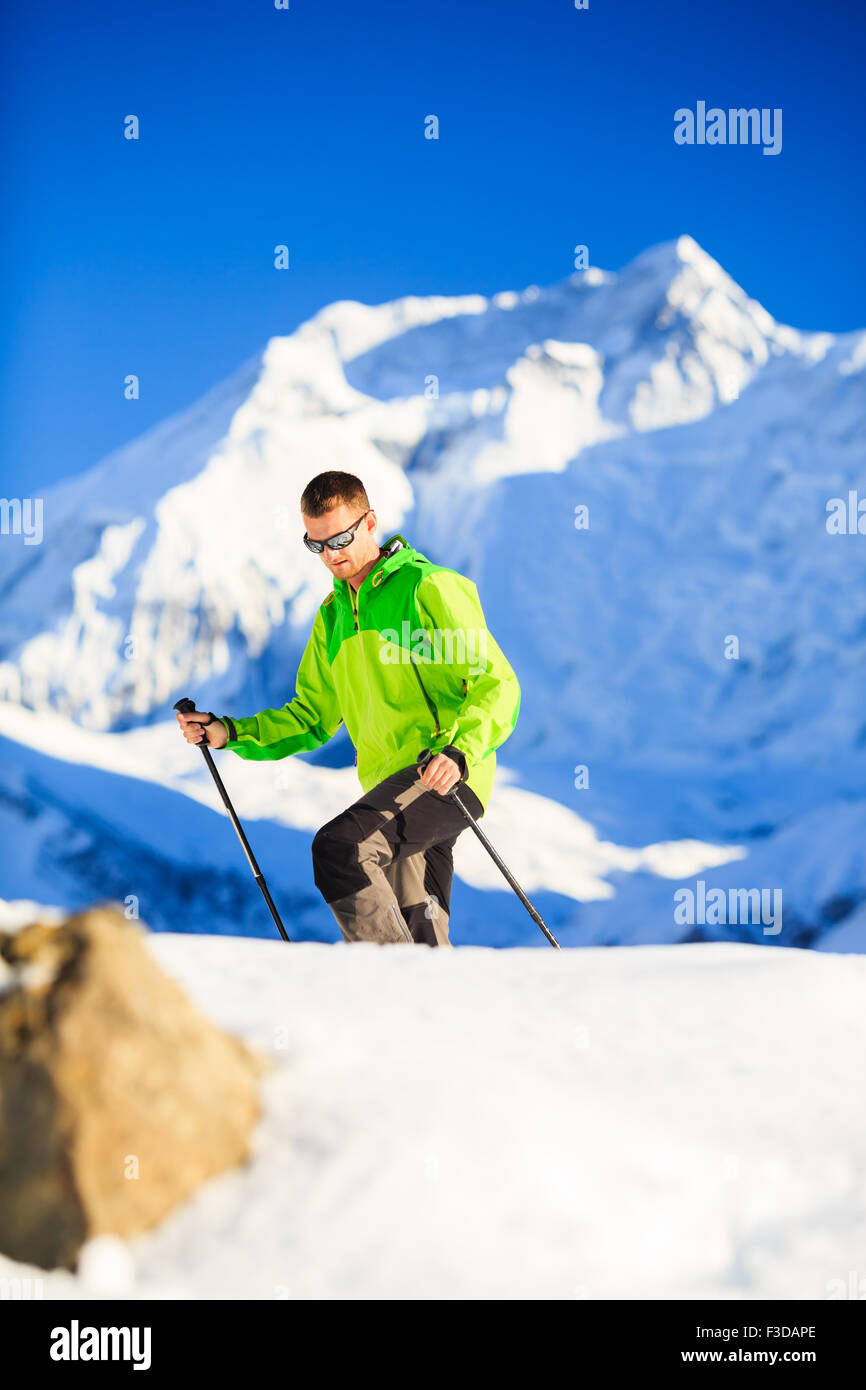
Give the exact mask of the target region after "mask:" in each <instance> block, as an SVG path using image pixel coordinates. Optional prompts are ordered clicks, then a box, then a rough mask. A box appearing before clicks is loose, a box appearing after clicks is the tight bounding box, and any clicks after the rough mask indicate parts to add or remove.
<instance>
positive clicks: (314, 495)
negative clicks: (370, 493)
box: [301, 470, 370, 516]
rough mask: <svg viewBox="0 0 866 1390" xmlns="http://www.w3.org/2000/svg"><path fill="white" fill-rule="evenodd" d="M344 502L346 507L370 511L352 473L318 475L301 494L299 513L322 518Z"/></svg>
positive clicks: (361, 486) (361, 489) (365, 495)
mask: <svg viewBox="0 0 866 1390" xmlns="http://www.w3.org/2000/svg"><path fill="white" fill-rule="evenodd" d="M341 502H345V504H346V506H347V507H354V508H355V509H358V508H360V510H361V511H362V512H368V511H369V510H370V500H369V498H368V497H367V492H366V489H365V487H364V484H363V483H362V482H361V479H360V478H356V477H355V475H354V473H338V472H337V471H336V470H331V471H330V472H328V473H318V474H317V475H316V477H315V478H313V480H312V482H310V483H307V486H306V487H305V488H304V491H303V492H302V493H301V511H302V513H303V515H304V516H324V515H325V513H326V512H329V511H330V510H331V508H332V507H339V505H340V503H341Z"/></svg>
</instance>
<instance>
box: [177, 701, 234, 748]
mask: <svg viewBox="0 0 866 1390" xmlns="http://www.w3.org/2000/svg"><path fill="white" fill-rule="evenodd" d="M176 715H177V722H178V724H179V725H180V731H181V733H182V734H183V736H184V738H185V739H186V741H187V743H207V744H208V745H209V746H210V747H211V748H225V746H226V744H227V743H228V741H229V735H228V729H227V728H226V726H225V724H224V723H223V722H222V720H221V719H214V721H213V723H212V724H208V720H209V719H210V715H209V714H208V713H207V712H205V713H202V711H201V710H195V711H194V712H193V713H192V714H181V712H180V710H177V711H176ZM206 724H207V729H205V727H204V726H205V725H206Z"/></svg>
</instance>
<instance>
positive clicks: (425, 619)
mask: <svg viewBox="0 0 866 1390" xmlns="http://www.w3.org/2000/svg"><path fill="white" fill-rule="evenodd" d="M416 597H417V602H418V612H419V616H420V618H421V622H422V624H423V625H424V627H426V628H428V629H430V630H435V629H439V631H440V632H442V633H447V632H450V633H452V634H456V640H455V639H454V638H452V640H451V647H450V652H448V647H447V645H446V643H445V642H444V641H443V650H444V651H445V652H446V653H447V654H448V655H449V656H450V658H451V669H452V670H453V672H454V675H455V678H456V680H457V683H458V684H460V683H461V682H462V681H465V682H466V693H465V696H464V699H463V703H462V706H461V708H460V711H459V713H458V717H457V722H456V725H455V726H454V729H453V737H452V739H451V743H452V745H453V746H454V747H455V748H457V749H458V750H459V751H460V752H462V753H463V755H464V757H465V759H466V761H467V763H468V764H469V767H470V768H471V767H472V766H473V765H474V764H476V763H480V762H481V761H482V760H483V759H484V758H486V757H488V756H489V755H490V754H491V753H492V752H494V750H495V749H497V748H498V747H499V745H500V744H501V743H504V742H505V740H506V739H507V738H508V735H509V734H510V733H511V731H512V729H513V728H514V726H515V724H516V723H517V716H518V714H519V712H520V685H519V683H518V680H517V676H516V675H515V673H514V671H513V670H512V668H511V666H510V665H509V663H508V661H507V660H506V658H505V656H504V655H503V653H502V651H501V649H500V647H499V645H498V643H497V642H496V640H495V639H494V637H493V634H492V633H491V632H490V631H489V629H488V627H487V622H486V620H485V617H484V612H483V610H482V607H481V602H480V600H479V598H478V589H477V587H476V585H475V584H474V583H473V581H472V580H471V579H467V578H466V577H465V575H462V574H457V573H456V571H455V570H447V569H441V570H433V571H432V572H431V573H429V574H426V575H425V576H424V578H423V579H422V580H421V583H420V584H419V585H418V589H417V592H416ZM467 771H468V769H467Z"/></svg>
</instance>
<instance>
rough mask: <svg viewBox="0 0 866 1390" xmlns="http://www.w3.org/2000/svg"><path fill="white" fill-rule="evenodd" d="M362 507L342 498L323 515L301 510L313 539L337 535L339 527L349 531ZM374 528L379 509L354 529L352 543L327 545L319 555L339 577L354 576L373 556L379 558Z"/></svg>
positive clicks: (305, 525)
mask: <svg viewBox="0 0 866 1390" xmlns="http://www.w3.org/2000/svg"><path fill="white" fill-rule="evenodd" d="M363 510H364V508H363V507H362V506H356V507H354V508H353V507H349V506H347V505H346V503H345V502H341V503H340V505H339V506H338V507H332V508H331V510H330V511H329V512H325V513H324V515H323V516H305V515H304V514H303V512H302V513H301V520H302V521H303V523H304V530H305V531H306V533H307V535H308V536H309V537H310V540H312V541H324V540H327V539H328V537H329V536H336V535H337V534H338V533H339V532H340V531H348V529H349V527H350V526H354V524H355V522H356V521H357V520H358V517H359V516H360V514H361V512H362V511H363ZM375 531H376V513H375V512H373V511H369V512H368V513H367V515H366V516H365V517H364V520H363V521H362V522H361V525H360V526H359V527H358V529H357V531H356V532H355V539H354V540H353V541H352V544H351V545H347V546H345V547H344V548H343V549H342V550H329V549H328V547H327V546H325V549H324V550H323V551H322V554H321V556H320V557H319V558H320V559H321V560H322V562H323V564H324V565H325V566H326V568H327V569H328V570H330V572H331V574H335V575H336V576H337V578H338V579H351V578H352V576H353V575H355V574H357V573H358V572H359V570H362V569H363V568H364V566H365V565H369V563H370V561H371V560H375V559H377V558H378V555H379V547H378V545H377V544H376V542H375V541H374V539H373V536H374V534H375Z"/></svg>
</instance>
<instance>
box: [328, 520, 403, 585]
mask: <svg viewBox="0 0 866 1390" xmlns="http://www.w3.org/2000/svg"><path fill="white" fill-rule="evenodd" d="M381 548H382V550H383V551H384V554H383V555H381V556H380V557H379V559H378V560H377V561H376V563H375V565H374V566H373V568H372V569H371V570H370V572H369V574H366V575H365V576H364V578H363V580H362V581H361V588H360V589H359V590H358V592H359V593H360V592H361V591H362V590H364V589H366V588H367V587H368V586H369V585H371V583H372V581H373V580H374V579H375V581H376V584H375V587H376V588H377V589H378V588H379V587H380V586H381V585H382V584H384V583H385V580H386V579H387V577H388V576H389V575H390V574H393V572H394V570H396V569H399V568H400V566H401V565H402V564H404V563H405V562H406V560H408V559H409V558H410V556H411V555H412V554H414V552H413V550H412V547H411V546H410V544H409V542H408V541H407V540H406V537H405V536H401V534H400V532H399V531H395V532H394V534H393V536H389V537H388V539H387V540H385V541H383V542H382V547H381ZM380 575H381V578H380V577H379V576H380ZM334 588H335V590H336V591H337V593H341V592H342V593H344V594H347V593H348V591H349V581H348V579H337V578H336V577H335V578H334Z"/></svg>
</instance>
